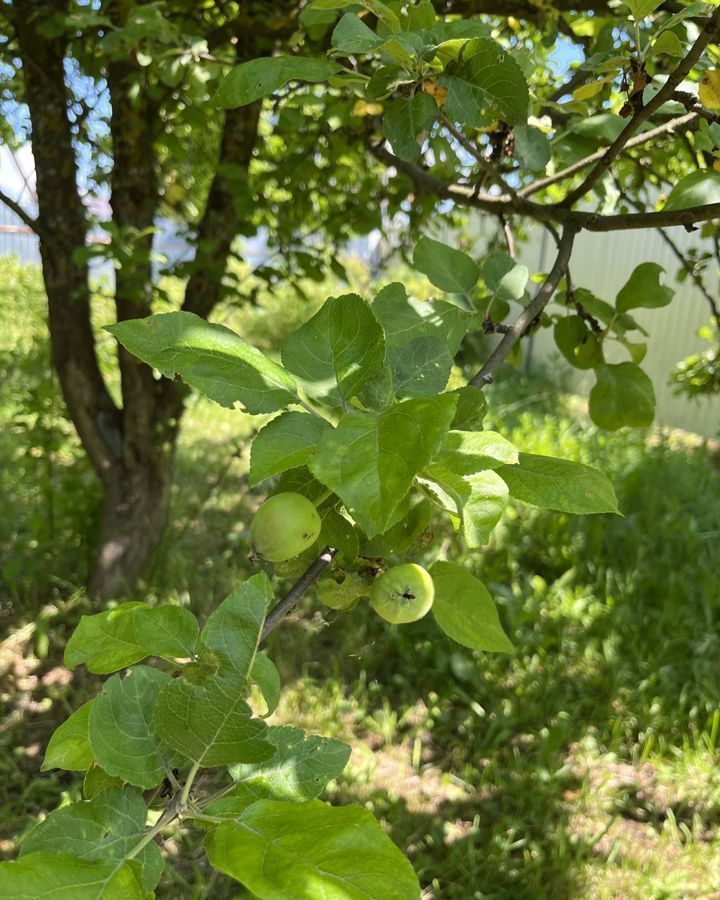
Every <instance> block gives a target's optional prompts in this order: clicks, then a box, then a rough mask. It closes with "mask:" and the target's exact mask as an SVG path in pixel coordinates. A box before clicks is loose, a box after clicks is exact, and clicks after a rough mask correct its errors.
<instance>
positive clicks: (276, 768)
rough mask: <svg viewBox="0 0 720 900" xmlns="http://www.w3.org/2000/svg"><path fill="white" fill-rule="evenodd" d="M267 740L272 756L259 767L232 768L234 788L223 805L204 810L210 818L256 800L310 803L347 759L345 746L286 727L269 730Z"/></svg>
mask: <svg viewBox="0 0 720 900" xmlns="http://www.w3.org/2000/svg"><path fill="white" fill-rule="evenodd" d="M267 740H268V741H269V743H271V744H272V745H273V747H274V749H275V752H274V753H273V755H272V756H271V757H270V758H269V759H266V760H264V761H263V762H261V763H254V764H252V765H239V766H232V767H231V768H230V775H231V777H232V779H233V781H235V782H236V783H237V784H236V788H235V790H234V791H233V793H232V795H230V796H228V797H227V798H226V800H227V802H223V800H220V801H218V802H217V803H215V804H213V805H212V807H211V808H209V809H208V813H209V814H210V815H213V816H217V815H228V814H229V813H232V814H237V813H240V812H242V810H243V809H245V807H247V806H249V805H250V804H251V803H254V802H255V801H256V800H271V799H273V800H293V801H297V802H301V801H304V800H314V799H315V797H319V796H320V793H321V792H322V790H323V788H324V787H325V785H326V784H327V783H328V781H330V779H331V778H336V777H337V776H338V775H339V774H340V773H341V772H342V771H343V769H344V768H345V766H346V765H347V762H348V760H349V759H350V747H348V745H347V744H343V743H342V742H341V741H335V740H330V739H329V738H323V737H316V736H314V735H313V736H311V735H306V734H305V732H304V731H302V730H301V729H299V728H292V727H290V726H287V725H283V726H278V727H275V728H269V729H268V733H267Z"/></svg>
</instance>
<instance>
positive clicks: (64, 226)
mask: <svg viewBox="0 0 720 900" xmlns="http://www.w3.org/2000/svg"><path fill="white" fill-rule="evenodd" d="M12 9H13V18H14V25H15V32H16V36H17V39H18V44H19V47H20V54H21V57H22V63H23V77H24V81H25V100H26V102H27V104H28V107H29V110H30V117H31V121H32V148H33V155H34V158H35V168H36V181H37V196H38V217H37V225H36V230H37V233H38V235H39V238H40V255H41V259H42V267H43V278H44V282H45V291H46V293H47V298H48V324H49V329H50V343H51V348H52V357H53V364H54V367H55V370H56V372H57V375H58V379H59V381H60V387H61V389H62V393H63V397H64V399H65V403H66V404H67V408H68V412H69V414H70V418H71V419H72V421H73V423H74V425H75V428H76V429H77V432H78V435H79V436H80V440H81V441H82V444H83V447H84V448H85V450H86V452H87V454H88V456H89V458H90V462H91V463H92V465H93V468H94V469H95V471H96V472H97V473H98V475H99V476H100V478H104V477H105V475H106V473H108V472H109V470H110V469H111V468H112V466H113V465H114V463H115V461H116V460H117V458H118V455H119V453H120V447H121V421H120V411H119V410H118V409H117V407H116V406H115V404H114V402H113V400H112V398H111V396H110V393H109V392H108V390H107V388H106V386H105V383H104V381H103V378H102V375H101V373H100V368H99V366H98V361H97V356H96V353H95V338H94V335H93V331H92V326H91V322H90V289H89V286H88V269H87V263H86V262H84V261H82V260H79V259H78V258H77V257H76V256H75V251H76V250H78V249H80V248H83V247H84V246H85V235H86V232H87V220H86V216H85V209H84V207H83V204H82V201H81V200H80V196H79V194H78V189H77V172H76V162H75V154H74V150H73V146H72V134H71V130H70V122H69V119H68V116H67V100H68V98H67V92H66V89H65V73H64V68H63V60H64V56H65V49H66V47H65V42H64V40H63V39H62V38H55V39H48V38H45V37H43V36H42V35H40V34H38V32H37V30H36V28H37V26H38V25H39V24H41V23H42V22H44V21H46V20H47V18H48V17H49V16H51V15H53V14H55V13H57V12H62V11H63V10H64V9H65V3H64V2H61V0H49V2H44V3H37V2H34V0H17V2H15V3H14V4H13V8H12Z"/></svg>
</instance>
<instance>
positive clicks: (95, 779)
mask: <svg viewBox="0 0 720 900" xmlns="http://www.w3.org/2000/svg"><path fill="white" fill-rule="evenodd" d="M123 785H124V782H123V780H122V778H116V777H115V776H114V775H108V773H107V772H106V771H105V770H104V769H101V768H100V766H98V765H94V766H93V767H92V768H91V769H88V770H87V772H86V773H85V778H83V786H82V789H83V794H84V795H85V799H86V800H92V798H93V797H94V796H95V795H96V794H99V793H100V791H104V790H106V789H107V788H122V787H123Z"/></svg>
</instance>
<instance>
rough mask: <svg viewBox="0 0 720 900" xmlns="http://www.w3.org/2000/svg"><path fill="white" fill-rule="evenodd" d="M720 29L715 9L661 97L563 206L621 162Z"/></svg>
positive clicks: (629, 127) (627, 128)
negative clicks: (629, 145) (640, 130)
mask: <svg viewBox="0 0 720 900" xmlns="http://www.w3.org/2000/svg"><path fill="white" fill-rule="evenodd" d="M718 27H720V9H717V10H715V12H714V13H713V14H712V16H711V17H710V18H709V19H708V21H707V23H706V25H705V27H704V28H703V30H702V31H701V32H700V35H699V37H698V38H697V40H696V41H695V43H694V44H693V45H692V47H691V48H690V50H689V52H688V53H687V55H686V56H685V57H683V59H681V60H680V62H679V63H678V64H677V66H676V67H675V69H674V70H673V71H672V72H671V73H670V75H669V76H668V79H667V81H666V82H665V84H664V85H663V86H662V87H661V88H660V90H659V91H658V92H657V94H655V96H654V97H653V98H652V100H650V101H648V103H647V104H646V105H645V106H641V107H640V108H639V109H637V110H636V111H635V114H634V115H633V116H632V118H631V119H630V121H629V122H628V123H627V125H626V126H625V127H624V128H623V130H622V131H621V132H620V134H619V135H618V136H617V138H616V139H615V140H614V141H613V142H612V144H611V145H610V146H609V147H608V148H607V150H605V152H604V153H603V155H602V157H601V159H600V160H599V161H598V162H597V164H596V165H595V166H594V167H593V168H592V169H591V170H590V172H589V173H588V175H587V177H586V178H585V180H584V181H583V182H582V183H581V184H580V185H578V187H576V188H575V190H574V191H571V192H570V193H569V194H568V195H567V197H565V199H564V200H563V201H562V204H561V205H562V206H565V207H570V206H572V205H573V203H576V202H577V201H578V200H580V199H581V198H582V197H584V196H585V194H587V192H588V191H589V190H590V189H591V188H592V187H593V186H594V185H595V184H596V183H597V182H598V181H599V180H600V179H601V178H602V176H603V175H604V174H605V172H606V171H607V170H608V169H609V167H610V165H611V164H612V162H613V161H614V160H615V159H617V157H618V156H619V155H620V153H622V151H623V149H624V148H625V145H626V144H627V143H628V141H629V140H630V138H631V137H632V135H633V134H634V133H635V132H636V131H637V130H638V128H639V127H640V126H641V125H642V123H643V122H646V121H647V120H648V119H649V118H650V116H651V115H652V114H653V113H654V112H655V110H657V109H659V108H660V107H661V106H662V105H663V103H665V102H666V101H667V100H669V99H670V98H671V97H672V94H673V91H674V90H675V88H676V87H677V86H678V85H679V84H680V82H681V81H682V80H683V78H684V77H685V76H686V75H687V74H688V72H689V71H690V70H691V69H692V67H693V66H694V65H695V63H696V62H697V61H698V60H699V59H700V57H701V56H702V53H703V51H704V50H705V48H706V47H707V45H708V44H709V43H710V41H711V40H712V38H713V36H714V35H715V33H716V32H717V30H718Z"/></svg>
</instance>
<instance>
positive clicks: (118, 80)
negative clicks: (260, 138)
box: [12, 0, 260, 598]
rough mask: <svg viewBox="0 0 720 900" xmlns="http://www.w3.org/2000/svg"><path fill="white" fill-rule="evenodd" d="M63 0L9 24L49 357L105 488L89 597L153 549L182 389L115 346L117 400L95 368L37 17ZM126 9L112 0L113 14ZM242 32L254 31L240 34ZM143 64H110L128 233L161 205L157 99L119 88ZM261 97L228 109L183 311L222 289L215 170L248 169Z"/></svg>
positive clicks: (143, 247) (117, 171)
mask: <svg viewBox="0 0 720 900" xmlns="http://www.w3.org/2000/svg"><path fill="white" fill-rule="evenodd" d="M67 7H68V0H40V2H37V0H15V2H14V3H13V6H12V10H13V24H14V26H15V33H16V37H17V40H18V44H19V47H20V52H21V56H22V59H23V76H24V80H25V89H26V100H27V103H28V106H29V109H30V117H31V121H32V145H33V153H34V157H35V164H36V175H37V193H38V204H39V212H38V219H37V231H38V234H39V237H40V246H41V254H42V262H43V277H44V281H45V288H46V292H47V296H48V308H49V326H50V339H51V344H52V349H53V362H54V365H55V368H56V370H57V372H58V377H59V380H60V384H61V387H62V391H63V396H64V398H65V401H66V404H67V407H68V412H69V414H70V417H71V419H72V421H73V423H74V425H75V427H76V429H77V432H78V435H79V437H80V440H81V442H82V444H83V447H84V449H85V450H86V452H87V453H88V456H89V457H90V460H91V462H92V465H93V467H94V469H95V471H96V472H97V474H98V476H99V478H100V480H101V482H102V485H103V491H104V498H103V504H102V510H101V521H100V534H99V543H98V548H97V554H96V558H95V564H94V567H93V571H92V573H91V576H90V582H89V590H90V592H91V594H92V595H94V596H95V597H98V598H108V597H113V596H119V595H122V594H124V593H127V592H128V591H130V590H132V588H133V587H134V585H135V582H136V581H137V579H138V577H140V576H141V574H142V572H143V570H144V569H145V567H146V566H147V564H148V562H149V561H150V559H151V558H152V555H153V553H154V551H155V549H156V548H157V545H158V543H159V542H160V539H161V538H162V534H163V531H164V529H165V525H166V522H167V517H168V510H169V504H170V493H171V486H172V476H173V463H174V455H175V445H176V440H177V433H178V428H179V422H180V418H181V416H182V412H183V401H184V397H185V393H186V392H185V390H184V388H183V387H182V385H177V384H175V383H174V382H172V381H171V380H169V379H160V380H157V379H156V378H155V377H154V375H153V372H152V370H151V369H150V367H148V366H146V365H145V364H144V363H141V362H140V361H139V360H138V359H136V358H135V357H133V356H132V355H131V354H129V353H127V352H126V351H125V350H124V349H122V348H119V349H118V361H119V367H120V377H121V386H122V400H123V406H122V408H121V409H118V407H117V406H116V405H115V403H114V402H113V400H112V397H111V395H110V393H109V391H108V389H107V386H106V384H105V382H104V380H103V378H102V374H101V372H100V368H99V365H98V361H97V356H96V352H95V338H94V334H93V330H92V324H91V319H90V289H89V284H88V268H87V264H86V263H85V262H83V261H77V259H76V257H75V256H74V251H75V250H76V249H78V248H80V247H83V246H84V245H85V239H86V232H87V218H86V215H85V209H84V207H83V204H82V201H81V200H80V196H79V194H78V190H77V163H76V159H75V153H74V149H73V143H72V141H73V137H72V132H71V127H70V122H69V119H68V115H67V104H68V95H67V89H66V85H65V73H64V69H63V66H64V57H65V53H66V49H67V47H66V39H65V38H64V37H62V36H61V37H58V38H47V37H46V36H44V35H43V34H42V33H41V32H39V31H38V27H39V25H41V24H42V22H43V21H45V20H46V19H47V18H49V17H51V16H52V15H54V14H56V13H64V12H65V11H66V10H67ZM122 9H123V7H121V6H118V7H115V8H114V10H115V11H114V15H122ZM248 40H249V42H250V43H252V39H248ZM141 77H142V75H141V73H139V72H138V70H137V68H136V67H135V66H134V65H133V64H132V62H131V61H128V60H127V59H124V60H114V61H110V63H109V66H108V84H109V87H110V93H111V101H112V107H113V112H112V119H111V134H112V139H113V172H112V197H111V206H112V210H113V222H114V224H115V226H116V227H117V229H118V231H119V233H120V234H125V235H128V236H131V235H132V234H133V233H136V234H140V233H142V232H146V231H147V230H149V229H152V226H153V224H154V219H155V215H156V211H157V207H158V173H157V166H156V164H155V162H156V161H155V134H154V130H155V127H156V126H157V122H158V121H159V116H158V110H157V108H156V105H155V102H154V101H152V100H151V99H150V98H149V97H147V96H145V95H144V94H142V92H141V96H140V102H139V103H135V102H129V99H128V96H127V94H128V90H130V89H131V88H132V87H133V82H134V81H136V80H137V79H138V78H141ZM259 112H260V104H259V103H256V104H252V105H251V106H249V107H246V108H243V109H240V110H230V111H229V112H228V113H227V116H226V121H225V125H224V129H223V135H222V140H221V145H220V153H219V160H218V170H217V171H216V173H215V177H214V179H213V182H212V185H211V187H210V193H209V197H208V202H207V206H206V209H205V212H204V214H203V216H202V218H201V221H200V223H199V225H198V242H197V258H196V263H197V266H196V268H195V271H194V273H193V275H192V276H191V278H190V280H189V282H188V285H187V292H186V296H185V303H184V308H185V309H191V310H192V311H194V312H197V313H198V314H199V315H202V316H203V317H205V316H207V315H208V314H209V313H210V312H211V310H212V308H213V306H214V305H215V304H216V303H217V302H218V300H219V299H220V296H221V291H222V286H221V279H222V275H223V273H224V271H225V267H226V264H227V256H228V254H229V252H230V247H231V244H232V241H233V239H234V237H235V236H236V234H237V233H238V232H239V230H240V223H241V214H240V213H239V212H238V209H237V208H236V197H235V192H236V190H237V183H234V182H233V181H232V180H231V179H229V178H228V177H227V175H225V174H223V173H224V171H225V169H224V167H228V166H229V167H231V168H232V167H233V166H235V167H237V166H240V167H242V168H244V169H247V166H248V164H249V162H250V159H251V156H252V149H253V147H254V145H255V140H256V136H257V124H258V117H259ZM151 240H152V239H151V237H149V236H144V237H141V238H139V239H138V242H137V251H138V252H137V254H136V257H135V259H134V260H133V261H132V263H131V264H127V263H126V264H125V265H123V267H122V268H121V269H120V270H119V271H118V273H117V277H116V291H115V301H116V308H117V318H118V321H123V320H125V319H132V318H139V317H143V316H146V315H149V314H150V312H151V301H152V271H151V264H150V255H149V254H150V250H151Z"/></svg>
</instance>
